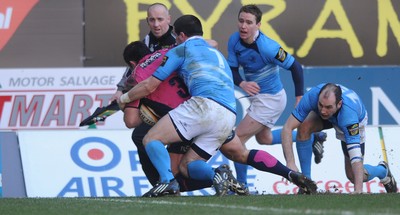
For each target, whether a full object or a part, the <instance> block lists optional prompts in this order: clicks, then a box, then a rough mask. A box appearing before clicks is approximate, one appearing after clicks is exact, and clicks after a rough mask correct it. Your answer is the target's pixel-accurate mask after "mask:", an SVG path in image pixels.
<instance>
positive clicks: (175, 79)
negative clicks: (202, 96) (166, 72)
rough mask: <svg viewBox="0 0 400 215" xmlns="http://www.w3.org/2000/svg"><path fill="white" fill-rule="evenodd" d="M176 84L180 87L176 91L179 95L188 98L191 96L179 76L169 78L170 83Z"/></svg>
mask: <svg viewBox="0 0 400 215" xmlns="http://www.w3.org/2000/svg"><path fill="white" fill-rule="evenodd" d="M175 84H177V87H178V88H179V90H178V92H176V93H177V94H178V95H179V97H181V98H188V97H189V96H190V95H189V93H188V89H187V87H186V85H185V83H184V82H183V80H182V79H181V78H179V77H178V76H175V77H172V78H171V79H169V85H171V86H175Z"/></svg>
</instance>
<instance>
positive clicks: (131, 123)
mask: <svg viewBox="0 0 400 215" xmlns="http://www.w3.org/2000/svg"><path fill="white" fill-rule="evenodd" d="M124 123H125V126H126V127H127V128H136V127H138V126H139V125H140V124H141V123H142V121H141V120H139V119H135V118H128V117H126V118H124Z"/></svg>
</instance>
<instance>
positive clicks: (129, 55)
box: [123, 41, 151, 66]
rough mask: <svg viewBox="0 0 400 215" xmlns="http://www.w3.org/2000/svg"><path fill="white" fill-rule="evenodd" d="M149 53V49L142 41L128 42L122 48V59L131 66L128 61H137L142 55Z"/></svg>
mask: <svg viewBox="0 0 400 215" xmlns="http://www.w3.org/2000/svg"><path fill="white" fill-rule="evenodd" d="M148 54H151V51H150V49H149V48H148V47H147V46H146V44H144V43H143V42H142V41H135V42H131V43H129V44H128V45H127V46H126V47H125V49H124V53H123V56H124V60H125V63H126V64H128V66H131V63H130V61H133V62H136V63H137V62H139V61H140V59H142V58H143V57H144V56H146V55H148Z"/></svg>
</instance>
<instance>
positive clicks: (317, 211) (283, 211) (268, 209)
mask: <svg viewBox="0 0 400 215" xmlns="http://www.w3.org/2000/svg"><path fill="white" fill-rule="evenodd" d="M85 200H93V201H105V202H124V203H140V204H154V205H180V206H199V207H219V208H224V209H240V210H252V211H265V212H274V213H281V214H317V215H318V214H338V215H355V214H359V213H362V211H358V212H357V213H356V212H353V211H345V210H323V209H306V210H302V209H295V208H271V207H255V206H235V205H219V204H202V203H192V202H171V201H165V200H157V201H156V200H151V201H144V200H139V199H137V200H136V199H102V198H85ZM366 213H368V212H366ZM375 215H395V214H392V213H376V214H375Z"/></svg>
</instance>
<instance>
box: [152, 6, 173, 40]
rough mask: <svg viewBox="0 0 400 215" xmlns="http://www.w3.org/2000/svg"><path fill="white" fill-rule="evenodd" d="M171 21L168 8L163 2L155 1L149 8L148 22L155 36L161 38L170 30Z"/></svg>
mask: <svg viewBox="0 0 400 215" xmlns="http://www.w3.org/2000/svg"><path fill="white" fill-rule="evenodd" d="M170 22H171V16H170V15H169V12H168V8H167V7H166V6H165V5H164V4H161V3H155V4H152V5H150V6H149V8H148V9H147V24H148V25H149V27H150V31H151V32H152V33H153V34H154V36H155V37H157V38H160V37H161V36H163V35H164V34H165V33H167V32H168V29H169V25H170Z"/></svg>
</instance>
